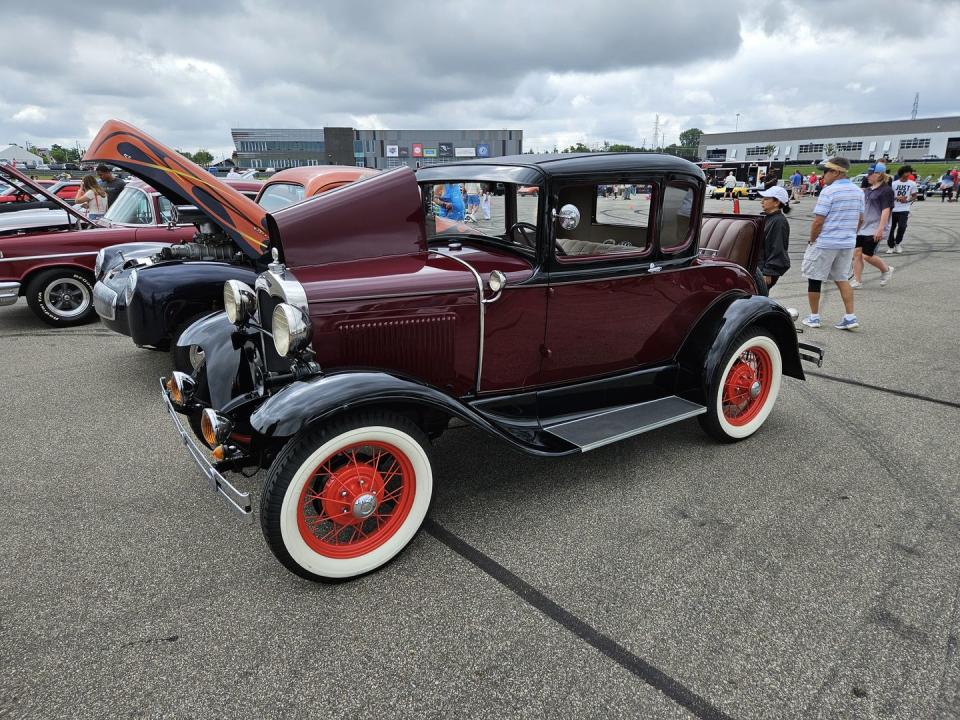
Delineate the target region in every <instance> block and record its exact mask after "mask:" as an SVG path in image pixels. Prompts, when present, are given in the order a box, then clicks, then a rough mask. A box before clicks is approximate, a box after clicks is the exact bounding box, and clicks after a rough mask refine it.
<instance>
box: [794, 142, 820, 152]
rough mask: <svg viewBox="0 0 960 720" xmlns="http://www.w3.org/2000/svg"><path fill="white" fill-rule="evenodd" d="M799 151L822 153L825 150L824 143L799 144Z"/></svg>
mask: <svg viewBox="0 0 960 720" xmlns="http://www.w3.org/2000/svg"><path fill="white" fill-rule="evenodd" d="M797 152H798V153H801V154H802V153H822V152H823V143H807V144H806V145H798V146H797Z"/></svg>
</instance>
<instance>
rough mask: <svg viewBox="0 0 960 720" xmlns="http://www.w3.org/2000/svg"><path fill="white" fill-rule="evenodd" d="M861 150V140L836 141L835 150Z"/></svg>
mask: <svg viewBox="0 0 960 720" xmlns="http://www.w3.org/2000/svg"><path fill="white" fill-rule="evenodd" d="M861 150H863V143H862V142H854V141H853V140H847V141H846V142H842V143H837V152H860V151H861Z"/></svg>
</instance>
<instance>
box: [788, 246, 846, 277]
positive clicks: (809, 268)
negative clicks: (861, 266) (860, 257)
mask: <svg viewBox="0 0 960 720" xmlns="http://www.w3.org/2000/svg"><path fill="white" fill-rule="evenodd" d="M853 250H854V249H853V248H843V249H839V250H832V249H829V248H819V247H817V246H816V245H808V246H807V250H806V252H804V253H803V264H802V265H801V266H800V272H802V273H803V276H804V277H805V278H807V279H808V280H848V279H849V278H850V266H851V263H852V262H853Z"/></svg>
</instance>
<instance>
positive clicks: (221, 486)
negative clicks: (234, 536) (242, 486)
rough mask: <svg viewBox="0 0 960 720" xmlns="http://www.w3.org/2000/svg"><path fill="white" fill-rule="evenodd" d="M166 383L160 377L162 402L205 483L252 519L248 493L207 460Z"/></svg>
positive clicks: (165, 380) (240, 512)
mask: <svg viewBox="0 0 960 720" xmlns="http://www.w3.org/2000/svg"><path fill="white" fill-rule="evenodd" d="M166 383H167V379H166V378H165V377H162V378H160V395H161V397H163V402H164V403H165V404H166V406H167V412H168V413H170V417H171V418H172V419H173V425H174V427H176V429H177V432H178V433H180V441H181V442H182V443H183V444H184V445H185V446H186V448H187V452H188V453H190V457H192V458H193V462H195V463H196V464H197V467H198V468H200V472H202V473H203V476H204V477H205V478H206V479H207V484H208V485H209V486H210V489H211V490H213V491H214V492H217V493H220V495H222V496H223V497H224V498H226V500H227V502H228V503H229V504H230V507H231V508H232V509H233V510H235V511H236V512H238V513H239V514H240V515H241V516H242V517H244V518H246V519H247V520H252V519H253V506H252V505H251V503H250V493H244V492H240V491H239V490H237V489H236V488H235V487H234V486H233V485H231V484H230V482H229V481H228V480H227V479H226V478H225V477H223V475H221V474H220V473H219V472H218V471H217V469H216V468H215V467H214V466H213V465H212V464H211V463H210V461H209V460H207V453H206V452H205V451H204V450H203V449H201V448H200V447H199V446H198V445H197V444H196V443H195V442H194V440H193V437H192V431H191V430H189V429H188V428H185V427H184V426H183V423H182V422H180V413H178V412H177V411H176V409H174V407H173V403H172V402H171V401H170V396H169V395H168V394H167V388H166Z"/></svg>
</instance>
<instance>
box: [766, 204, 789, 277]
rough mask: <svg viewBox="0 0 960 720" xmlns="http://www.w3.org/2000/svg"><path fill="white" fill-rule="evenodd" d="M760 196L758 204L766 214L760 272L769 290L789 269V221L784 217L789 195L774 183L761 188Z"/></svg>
mask: <svg viewBox="0 0 960 720" xmlns="http://www.w3.org/2000/svg"><path fill="white" fill-rule="evenodd" d="M760 197H761V200H760V206H761V207H762V208H763V212H764V214H765V215H766V216H767V219H766V222H764V224H763V257H762V258H761V259H760V272H761V274H762V275H763V281H764V282H765V283H766V284H767V290H769V289H770V288H772V287H773V286H774V285H776V284H777V280H779V279H780V277H781V276H782V275H784V274H785V273H786V272H787V270H789V269H790V256H789V255H788V254H787V246H788V245H789V244H790V223H788V222H787V218H786V217H784V216H785V215H786V214H787V213H789V212H790V196H789V195H788V194H787V191H786V189H785V188H782V187H780V186H779V185H775V186H773V187H771V188H768V189H766V190H762V191H761V192H760Z"/></svg>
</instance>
